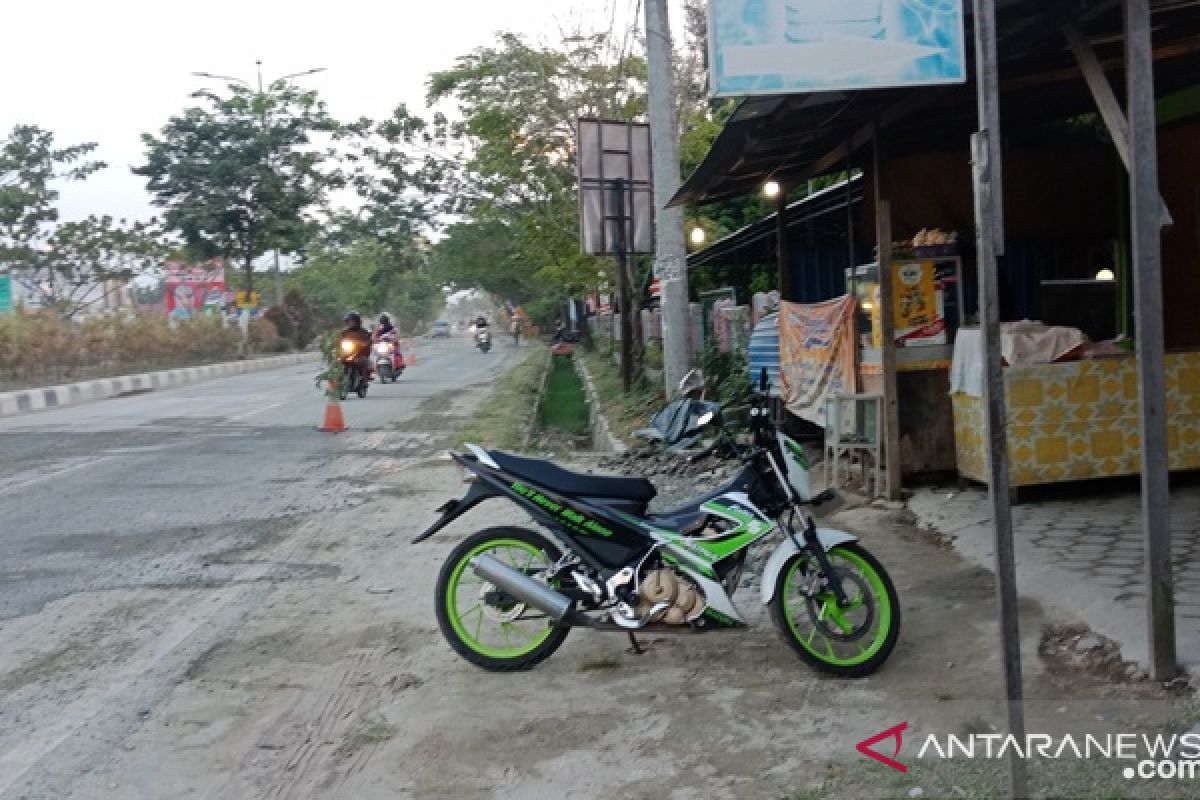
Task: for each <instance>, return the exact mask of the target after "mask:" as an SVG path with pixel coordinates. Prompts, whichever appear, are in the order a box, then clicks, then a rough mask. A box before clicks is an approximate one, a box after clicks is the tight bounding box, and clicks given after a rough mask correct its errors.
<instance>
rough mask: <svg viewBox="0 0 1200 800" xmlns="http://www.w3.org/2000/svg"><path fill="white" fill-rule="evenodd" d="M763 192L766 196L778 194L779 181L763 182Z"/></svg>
mask: <svg viewBox="0 0 1200 800" xmlns="http://www.w3.org/2000/svg"><path fill="white" fill-rule="evenodd" d="M762 190H763V194H765V195H766V196H767V197H777V196H778V195H779V182H778V181H767V182H766V183H764V184H763V189H762Z"/></svg>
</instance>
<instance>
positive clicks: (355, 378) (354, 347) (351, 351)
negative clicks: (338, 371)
mask: <svg viewBox="0 0 1200 800" xmlns="http://www.w3.org/2000/svg"><path fill="white" fill-rule="evenodd" d="M369 348H370V344H369V343H367V342H360V341H356V340H354V339H351V338H348V337H343V338H342V340H341V341H340V342H339V343H338V356H339V360H340V361H341V363H342V368H343V369H344V370H345V372H346V375H345V379H344V380H343V381H342V388H341V396H342V399H343V400H345V399H346V398H347V397H349V396H350V392H354V393H355V394H357V395H358V396H359V397H360V398H365V397H366V396H367V387H368V386H369V385H370V382H371V375H370V372H369V369H370V367H369V364H368V361H367V352H368V350H369Z"/></svg>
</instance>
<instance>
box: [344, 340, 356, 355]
mask: <svg viewBox="0 0 1200 800" xmlns="http://www.w3.org/2000/svg"><path fill="white" fill-rule="evenodd" d="M342 352H343V353H346V354H350V353H353V352H354V342H352V341H350V340H349V339H342Z"/></svg>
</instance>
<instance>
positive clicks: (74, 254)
mask: <svg viewBox="0 0 1200 800" xmlns="http://www.w3.org/2000/svg"><path fill="white" fill-rule="evenodd" d="M164 250H165V248H164V246H163V244H162V242H161V239H160V238H159V236H158V234H157V231H156V230H155V227H154V224H153V223H143V222H135V223H132V224H130V223H127V222H126V221H125V220H119V221H117V220H114V219H113V218H112V217H108V216H103V217H97V216H90V217H88V218H87V219H84V220H80V221H78V222H64V223H61V224H59V225H58V226H57V227H56V228H54V230H53V232H52V233H50V234H49V235H48V236H47V237H46V239H45V241H44V242H43V243H42V246H41V247H39V248H37V249H35V250H31V251H30V252H29V253H28V254H27V255H26V257H25V259H24V261H23V262H22V264H21V266H20V267H19V268H18V269H16V270H14V279H15V280H16V281H17V282H18V283H20V284H21V285H22V286H23V287H24V288H25V290H26V292H27V293H28V295H29V296H30V297H33V298H35V299H36V300H37V302H38V304H39V305H40V306H41V307H43V308H52V309H54V310H56V311H58V313H60V314H62V315H63V316H64V317H67V318H71V317H74V316H76V315H77V314H79V313H80V312H83V311H87V310H88V309H91V308H93V307H96V306H103V305H104V304H105V302H106V301H107V300H108V298H109V297H111V296H112V295H113V294H116V293H118V292H121V291H124V290H125V288H126V286H127V285H128V283H129V282H130V281H131V280H132V279H133V278H134V277H135V276H137V275H141V274H144V273H146V272H147V271H149V270H151V269H153V268H154V267H155V266H156V265H157V264H158V263H159V261H160V258H161V256H162V253H163V252H164Z"/></svg>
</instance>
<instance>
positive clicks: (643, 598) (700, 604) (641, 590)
mask: <svg viewBox="0 0 1200 800" xmlns="http://www.w3.org/2000/svg"><path fill="white" fill-rule="evenodd" d="M658 603H670V607H669V608H667V610H666V611H664V612H662V613H661V615H660V616H659V617H658V619H655V620H651V621H652V622H665V623H667V624H668V625H683V624H684V623H686V622H691V621H692V620H694V619H696V618H697V617H699V616H700V615H701V614H703V613H704V609H705V608H706V607H707V605H708V603H707V602H706V601H705V599H704V595H703V594H702V593H701V592H700V589H699V588H697V586H696V585H695V584H694V583H692V582H691V581H690V580H688V579H687V578H685V577H684V576H682V575H680V574H679V573H678V572H676V571H675V570H673V569H668V568H666V567H662V568H659V569H653V570H650V571H649V572H647V573H646V574H645V576H643V578H642V583H641V586H639V587H638V605H637V613H638V616H639V617H642V618H644V617H645V616H646V615H647V614H649V613H650V610H651V609H652V608H654V606H655V605H656V604H658Z"/></svg>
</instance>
